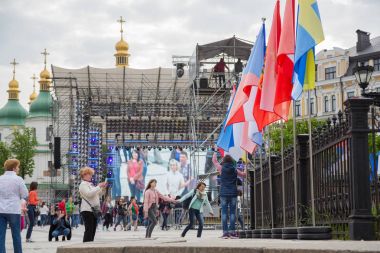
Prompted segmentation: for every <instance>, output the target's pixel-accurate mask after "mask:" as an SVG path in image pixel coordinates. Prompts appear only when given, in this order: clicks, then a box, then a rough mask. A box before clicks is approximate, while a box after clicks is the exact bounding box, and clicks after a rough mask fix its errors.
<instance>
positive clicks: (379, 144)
mask: <svg viewBox="0 0 380 253" xmlns="http://www.w3.org/2000/svg"><path fill="white" fill-rule="evenodd" d="M375 144H376V145H375V148H376V152H378V151H379V150H380V135H377V134H375ZM372 147H373V145H372V133H371V134H369V135H368V148H369V149H368V151H369V152H370V153H372V151H373V150H372Z"/></svg>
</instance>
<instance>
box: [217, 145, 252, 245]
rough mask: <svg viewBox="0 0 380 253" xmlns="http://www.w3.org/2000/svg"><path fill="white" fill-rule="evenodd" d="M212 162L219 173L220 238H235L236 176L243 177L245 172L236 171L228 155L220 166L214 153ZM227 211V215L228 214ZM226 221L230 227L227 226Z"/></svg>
mask: <svg viewBox="0 0 380 253" xmlns="http://www.w3.org/2000/svg"><path fill="white" fill-rule="evenodd" d="M212 162H213V163H214V165H215V167H216V169H217V170H218V172H219V173H220V203H221V208H222V226H223V235H222V238H224V239H227V238H237V235H236V231H235V222H236V202H237V195H238V191H237V179H238V176H241V177H245V175H246V171H245V170H244V171H240V170H237V169H236V165H235V161H234V159H233V158H232V157H231V156H230V155H226V156H224V157H223V161H222V163H221V164H220V163H219V162H218V160H217V156H216V152H214V154H213V156H212ZM228 210H229V213H228ZM228 219H229V220H230V225H229V226H228V225H227V222H228Z"/></svg>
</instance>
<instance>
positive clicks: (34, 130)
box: [32, 127, 37, 139]
mask: <svg viewBox="0 0 380 253" xmlns="http://www.w3.org/2000/svg"><path fill="white" fill-rule="evenodd" d="M32 134H33V138H35V139H37V134H36V128H35V127H33V128H32Z"/></svg>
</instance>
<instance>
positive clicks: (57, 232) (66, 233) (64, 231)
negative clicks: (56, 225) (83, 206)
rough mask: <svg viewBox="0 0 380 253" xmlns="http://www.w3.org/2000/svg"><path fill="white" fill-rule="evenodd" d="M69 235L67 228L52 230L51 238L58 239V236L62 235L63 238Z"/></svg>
mask: <svg viewBox="0 0 380 253" xmlns="http://www.w3.org/2000/svg"><path fill="white" fill-rule="evenodd" d="M69 234H70V229H69V228H65V229H64V230H58V229H56V230H54V231H53V233H51V235H52V237H58V236H60V235H63V236H68V235H69Z"/></svg>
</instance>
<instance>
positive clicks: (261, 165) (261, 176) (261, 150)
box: [260, 146, 264, 228]
mask: <svg viewBox="0 0 380 253" xmlns="http://www.w3.org/2000/svg"><path fill="white" fill-rule="evenodd" d="M262 153H263V147H262V146H261V147H260V182H261V183H260V191H261V192H260V193H261V228H264V194H263V190H264V186H263V155H262Z"/></svg>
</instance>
